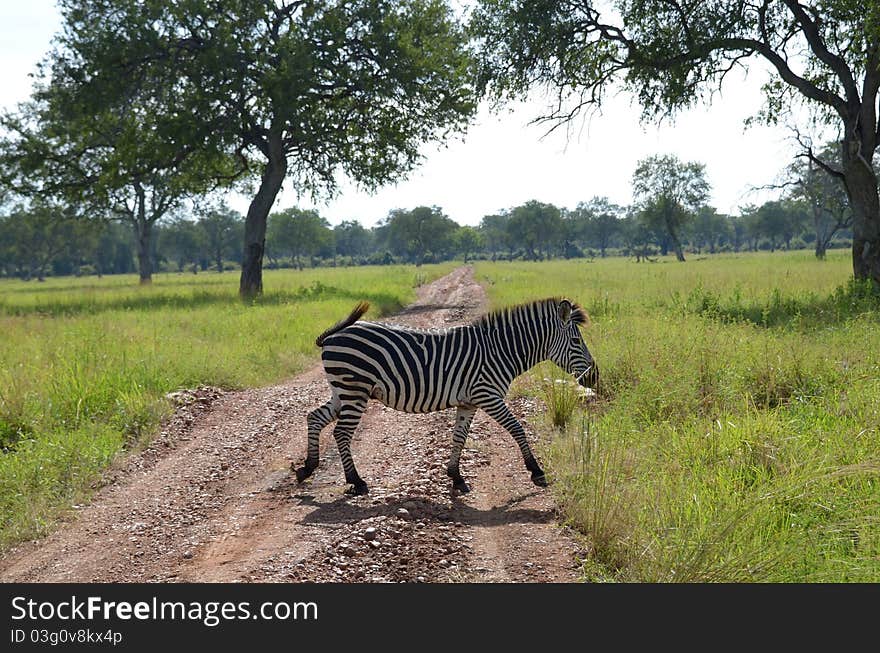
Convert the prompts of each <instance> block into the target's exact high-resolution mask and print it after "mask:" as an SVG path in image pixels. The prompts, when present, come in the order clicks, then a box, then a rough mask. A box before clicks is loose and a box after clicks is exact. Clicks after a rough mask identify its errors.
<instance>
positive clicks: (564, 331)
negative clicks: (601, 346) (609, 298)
mask: <svg viewBox="0 0 880 653" xmlns="http://www.w3.org/2000/svg"><path fill="white" fill-rule="evenodd" d="M555 317H556V318H558V320H554V322H555V324H554V326H555V327H556V328H553V329H551V332H550V342H549V347H548V351H547V353H548V357H549V358H550V360H552V361H553V362H554V363H556V364H557V365H559V367H561V368H562V369H564V370H565V371H566V372H568V373H569V374H571V375H573V376H574V377H575V379H576V380H577V382H578V383H579V384H581V385H582V386H584V387H585V388H595V387H596V384H597V383H598V382H599V367H598V365H596V361H594V360H593V356H592V355H591V354H590V350H589V349H587V343H585V342H584V338H583V336H582V335H581V331H580V329H579V328H578V327H579V325H582V324H586V323H587V313H586V311H584V309H583V308H581V307H580V306H578V305H577V304H572V303H571V302H570V301H568V300H567V299H561V300H558V301H557V302H556V316H555Z"/></svg>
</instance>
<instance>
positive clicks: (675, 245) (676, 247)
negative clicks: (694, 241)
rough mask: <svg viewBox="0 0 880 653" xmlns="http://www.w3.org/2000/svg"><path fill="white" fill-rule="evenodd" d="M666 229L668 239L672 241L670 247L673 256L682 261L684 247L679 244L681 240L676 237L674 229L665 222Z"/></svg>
mask: <svg viewBox="0 0 880 653" xmlns="http://www.w3.org/2000/svg"><path fill="white" fill-rule="evenodd" d="M666 230H667V231H668V232H669V240H670V241H672V249H673V250H675V258H677V259H678V260H679V261H681V262H682V263H683V262H684V249H683V248H682V246H681V241H680V240H679V239H678V235H677V234H676V233H675V229H674V228H673V227H672V225H671V224H669V223H668V222H667V223H666Z"/></svg>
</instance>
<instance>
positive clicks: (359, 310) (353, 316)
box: [315, 302, 370, 347]
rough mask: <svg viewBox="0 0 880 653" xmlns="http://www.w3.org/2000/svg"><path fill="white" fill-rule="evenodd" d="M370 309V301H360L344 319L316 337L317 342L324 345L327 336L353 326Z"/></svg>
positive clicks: (319, 345)
mask: <svg viewBox="0 0 880 653" xmlns="http://www.w3.org/2000/svg"><path fill="white" fill-rule="evenodd" d="M369 309H370V302H358V305H357V306H355V307H354V310H353V311H352V312H351V313H350V314H349V316H348V317H347V318H345V319H344V320H339V322H337V323H336V324H334V325H333V326H332V327H330V328H329V329H327V330H326V331H324V333H322V334H321V335H319V336H318V337H317V338H315V344H316V345H317V346H318V347H323V346H324V340H325V339H326V338H327V336H329V335H332V334H334V333H336V332H337V331H342V330H343V329H344V328H345V327H347V326H351V325H352V324H354V323H355V322H357V321H358V320H359V319H361V317H362V316H363V314H364V313H366V312H367V311H368V310H369Z"/></svg>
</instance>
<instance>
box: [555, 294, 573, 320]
mask: <svg viewBox="0 0 880 653" xmlns="http://www.w3.org/2000/svg"><path fill="white" fill-rule="evenodd" d="M558 311H559V319H560V320H562V326H568V323H569V322H570V321H571V302H570V301H568V300H567V299H563V300H562V301H561V302H559V308H558Z"/></svg>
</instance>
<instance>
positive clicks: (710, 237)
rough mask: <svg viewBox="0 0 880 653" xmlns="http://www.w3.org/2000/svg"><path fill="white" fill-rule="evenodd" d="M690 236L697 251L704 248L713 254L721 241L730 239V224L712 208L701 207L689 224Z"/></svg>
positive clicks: (725, 217)
mask: <svg viewBox="0 0 880 653" xmlns="http://www.w3.org/2000/svg"><path fill="white" fill-rule="evenodd" d="M691 234H692V237H693V241H694V245H695V246H696V247H697V249H698V250H699V249H702V248H703V247H706V248H708V249H709V253H710V254H714V253H715V248H716V247H718V245H720V243H721V242H722V241H725V240H729V239H730V237H731V232H730V223H729V221H728V219H727V216H724V215H721V214H720V213H718V212H717V211H716V210H715V208H714V207H711V206H701V207H700V210H699V211H697V214H696V215H695V216H694V220H693V222H692V224H691Z"/></svg>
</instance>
